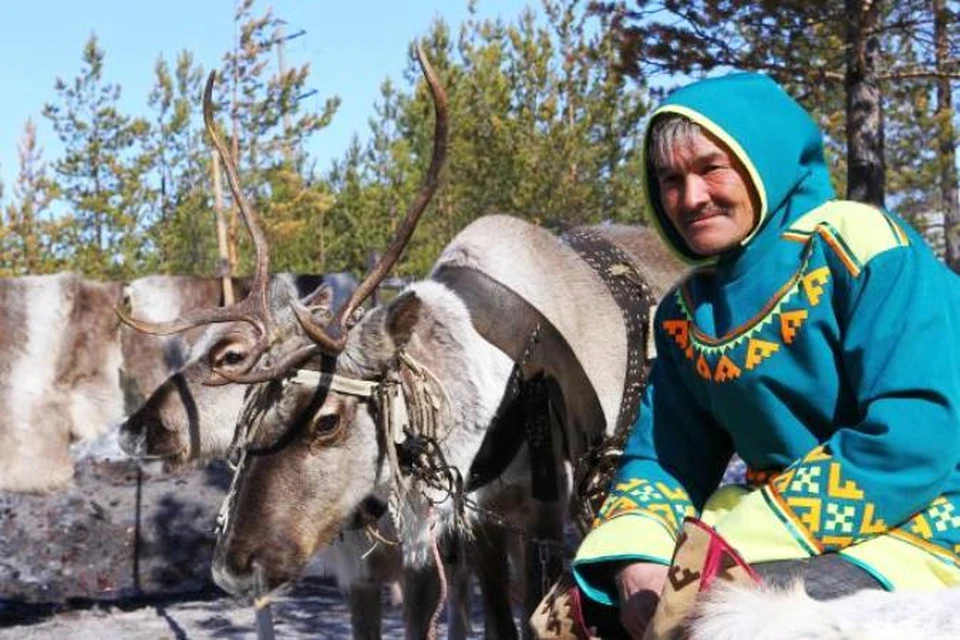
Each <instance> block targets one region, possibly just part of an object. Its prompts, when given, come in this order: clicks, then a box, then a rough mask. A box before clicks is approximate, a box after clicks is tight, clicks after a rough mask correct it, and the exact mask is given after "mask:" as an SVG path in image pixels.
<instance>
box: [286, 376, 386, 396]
mask: <svg viewBox="0 0 960 640" xmlns="http://www.w3.org/2000/svg"><path fill="white" fill-rule="evenodd" d="M290 382H291V383H292V384H303V385H313V386H315V387H317V386H324V387H327V388H329V389H330V390H331V391H336V392H337V393H343V394H346V395H350V396H357V397H359V398H373V397H376V395H377V391H378V390H379V389H380V387H381V383H380V382H374V381H372V380H358V379H356V378H347V377H345V376H339V375H337V374H335V373H330V372H328V371H315V370H313V369H297V374H296V375H295V376H294V377H293V378H291V379H290Z"/></svg>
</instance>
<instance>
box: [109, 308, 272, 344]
mask: <svg viewBox="0 0 960 640" xmlns="http://www.w3.org/2000/svg"><path fill="white" fill-rule="evenodd" d="M238 306H239V305H233V306H232V307H211V308H207V309H198V310H196V311H194V312H192V313H186V314H184V315H183V316H181V317H180V318H177V319H176V320H170V321H167V322H150V321H148V320H139V319H137V318H134V317H133V316H130V315H127V312H126V311H124V310H123V309H121V308H120V307H115V308H114V310H113V311H114V313H116V314H117V317H118V318H120V321H121V322H123V323H124V324H126V325H128V326H130V327H133V328H134V329H136V330H137V331H142V332H144V333H151V334H154V335H159V336H168V335H171V334H174V333H181V332H183V331H186V330H187V329H192V328H193V327H199V326H200V325H204V324H216V323H220V322H248V323H250V324H252V325H253V326H254V327H255V328H256V329H257V331H258V332H259V334H260V335H261V336H264V335H266V326H265V325H264V324H263V321H262V320H260V319H259V318H256V317H253V316H250V315H249V314H247V313H245V312H238V309H237V307H238Z"/></svg>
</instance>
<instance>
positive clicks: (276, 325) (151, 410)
mask: <svg viewBox="0 0 960 640" xmlns="http://www.w3.org/2000/svg"><path fill="white" fill-rule="evenodd" d="M422 64H423V65H424V71H425V73H426V72H427V68H428V65H427V63H426V62H425V59H424V60H422ZM428 77H429V78H430V85H431V89H432V90H433V91H434V93H435V99H436V100H437V136H436V137H437V143H436V145H435V152H434V159H433V162H432V163H431V170H430V174H429V178H428V185H427V187H426V188H425V189H424V194H423V195H421V196H420V198H418V200H417V202H416V204H415V205H414V208H419V209H420V210H422V208H424V207H425V206H426V204H427V202H428V201H429V195H426V192H427V191H428V190H429V191H430V192H432V190H433V189H435V187H436V182H437V174H438V172H439V168H440V166H441V164H442V155H443V151H444V150H445V140H446V116H445V111H446V107H445V105H446V98H445V96H444V95H443V91H442V89H441V88H440V87H439V84H438V83H437V81H436V78H435V75H434V74H433V72H432V70H431V71H430V72H429V76H428ZM213 80H214V78H213V76H212V75H211V77H210V79H209V81H208V84H207V88H206V92H205V94H204V119H205V124H206V128H207V131H208V133H209V135H210V136H211V138H212V139H213V142H214V145H215V146H216V148H217V150H218V153H220V155H221V158H222V159H223V163H224V165H225V166H226V168H227V177H228V184H229V185H230V188H231V190H232V193H233V195H234V197H235V198H236V199H237V201H238V202H239V203H240V210H241V215H242V217H243V220H244V222H245V224H246V226H247V229H248V230H249V232H250V233H251V238H252V239H253V244H254V247H255V250H256V261H255V263H256V267H255V270H254V276H253V281H252V283H251V286H250V290H249V294H248V295H247V297H246V298H244V300H242V301H241V302H240V303H237V304H236V305H233V306H231V307H229V308H228V309H222V308H218V309H210V310H204V311H201V312H199V313H189V314H186V316H185V317H184V318H182V319H181V320H180V321H174V322H162V323H161V322H150V321H144V320H142V319H141V320H135V319H133V318H130V317H128V316H127V315H126V314H125V313H124V312H123V311H122V310H119V309H118V311H117V312H118V314H119V315H120V317H121V319H122V320H123V321H124V322H125V323H127V324H128V325H130V326H131V327H134V328H136V329H139V330H141V331H145V332H147V333H152V334H160V335H169V334H174V333H179V332H182V331H185V330H188V329H191V328H193V327H196V326H202V325H205V324H215V325H217V326H216V327H214V328H211V329H210V330H208V332H207V333H206V335H205V336H204V337H203V338H202V339H201V341H200V342H199V343H198V344H197V346H196V347H195V348H194V350H193V356H192V357H191V359H190V360H189V361H188V362H187V363H186V364H185V365H184V366H183V367H182V368H181V369H180V370H179V371H177V372H176V373H175V374H174V375H172V376H171V377H170V378H169V379H168V380H166V381H165V382H164V383H163V384H162V385H160V387H159V388H158V389H157V390H156V391H155V392H154V394H153V395H152V396H151V398H150V399H149V400H148V401H147V402H146V403H145V404H144V406H143V407H142V408H141V409H140V410H139V411H137V412H136V413H135V414H133V415H132V416H130V417H129V418H128V420H127V421H126V422H125V423H124V425H123V426H122V428H121V443H122V444H123V446H124V448H125V449H126V450H127V451H129V452H131V453H134V454H147V455H159V456H163V457H165V458H167V460H168V462H169V463H170V464H171V465H172V466H177V465H179V464H182V463H184V462H186V461H187V460H190V459H195V458H197V457H210V456H217V455H222V454H224V453H226V452H227V445H228V443H229V438H230V435H231V434H232V433H233V426H234V424H235V422H236V414H237V410H238V406H239V404H240V400H241V398H242V395H243V390H242V388H241V387H238V386H237V385H232V384H230V383H232V382H238V381H242V380H239V379H237V378H235V375H236V373H237V372H238V371H239V372H241V373H242V372H243V371H244V370H245V369H248V368H250V366H252V364H253V363H256V362H259V361H260V360H261V359H266V360H269V359H270V358H272V357H273V355H275V354H273V353H272V352H271V351H270V349H268V348H267V343H268V342H269V343H278V344H288V343H291V342H296V341H297V340H296V336H295V335H294V334H296V333H298V332H299V333H300V335H301V338H302V341H305V342H309V337H308V336H307V335H306V334H305V333H303V329H302V328H301V326H300V320H299V319H296V318H295V317H294V315H293V313H294V311H295V312H296V313H297V314H299V315H300V316H301V317H303V314H304V313H306V314H307V315H310V314H315V315H320V316H322V315H323V314H324V313H327V312H328V307H329V306H330V303H331V298H330V296H331V293H330V290H329V288H327V287H321V288H320V289H318V290H317V291H315V292H314V293H313V294H311V295H310V296H308V298H307V299H305V300H295V296H292V295H291V294H290V291H289V287H285V286H284V285H283V283H282V282H276V281H275V282H274V283H273V285H274V286H271V283H270V282H269V280H268V277H267V273H268V269H269V254H268V252H267V249H266V244H265V242H264V240H263V232H262V227H261V225H260V224H259V220H258V217H257V216H256V213H255V212H254V211H253V210H252V209H250V208H249V207H247V206H246V204H245V202H244V200H243V197H242V195H241V193H240V191H239V180H238V178H237V175H236V166H235V164H234V163H233V161H232V159H231V158H230V157H229V155H228V154H227V153H226V151H225V149H224V147H223V145H222V143H221V142H220V140H219V138H218V136H217V135H216V132H215V130H214V128H213V125H212V115H211V107H210V93H211V91H212V84H213ZM407 226H408V228H409V231H410V232H412V230H413V225H412V224H408V225H407ZM408 235H409V234H408ZM392 261H395V258H393V259H392ZM392 261H391V264H392ZM389 266H390V265H386V266H385V267H384V265H383V264H381V266H380V267H379V268H378V269H375V270H376V271H377V272H378V273H381V274H385V273H386V271H387V270H389ZM382 277H383V275H380V276H378V277H376V278H375V279H373V278H371V279H368V280H367V284H368V285H370V283H373V284H372V285H370V286H369V287H368V289H367V290H366V293H364V295H363V298H366V297H367V296H368V295H369V294H370V291H371V290H372V289H373V288H374V287H376V286H377V284H378V283H379V281H380V280H381V279H382ZM362 286H363V285H362ZM294 302H296V304H293V303H294ZM334 302H336V301H335V300H334ZM340 302H341V303H342V301H340ZM338 306H342V304H340V305H338ZM327 320H329V318H322V317H321V318H320V319H319V320H318V319H316V318H315V321H327ZM231 416H232V417H233V419H232V420H231V419H230V417H231ZM228 424H229V428H226V425H228ZM377 505H378V503H377V501H376V500H375V499H374V498H372V497H368V498H366V499H365V500H364V501H363V504H362V505H361V508H360V509H359V510H357V511H355V512H353V513H352V514H350V515H349V516H348V517H347V518H346V520H345V521H344V522H345V523H351V522H355V521H357V520H358V519H359V520H361V521H364V522H366V524H367V528H368V529H369V524H370V521H371V520H372V519H375V518H374V517H372V515H371V512H372V514H373V516H375V515H376V513H377V512H378V510H379V508H378V506H377ZM389 526H390V522H389V518H386V519H381V521H380V524H379V527H381V528H383V527H387V528H389ZM384 534H385V535H386V536H391V535H392V534H391V532H390V530H389V529H387V530H385V531H384V532H383V533H380V534H376V535H377V537H378V538H379V539H380V540H386V538H385V537H384ZM338 541H339V542H338V543H337V544H334V545H333V548H332V549H331V551H332V552H333V553H332V554H331V555H332V556H333V558H334V559H335V569H336V573H337V577H338V582H339V583H340V584H341V585H344V584H346V585H349V588H348V590H349V594H348V595H349V599H350V604H351V614H352V615H351V617H352V620H353V625H354V635H355V637H379V620H380V600H379V597H380V596H379V591H380V586H381V584H382V583H383V582H384V581H387V580H393V579H395V578H396V577H397V573H398V571H399V564H400V563H399V555H398V552H397V549H396V548H395V547H391V546H384V545H380V546H378V547H375V548H374V549H371V548H370V541H369V539H367V538H366V537H361V533H360V532H359V531H358V530H357V527H356V526H355V525H354V526H352V527H351V526H348V527H347V530H346V531H342V532H341V534H340V536H339V537H338ZM361 551H363V552H366V553H364V558H363V561H359V560H358V558H359V555H360V552H361ZM453 571H454V578H455V579H454V580H453V583H454V587H455V591H454V593H455V595H457V596H458V601H459V602H460V603H462V604H461V606H457V607H452V608H451V616H450V618H451V619H450V625H449V627H450V636H451V637H453V638H460V637H465V636H466V634H467V632H468V630H469V592H468V588H467V587H468V578H469V574H467V573H465V569H464V567H463V563H462V562H460V563H457V565H456V566H455V567H454V570H453ZM441 576H442V574H441ZM404 582H405V592H406V595H405V603H406V605H407V607H408V611H407V612H406V613H405V618H406V619H407V628H408V635H409V636H411V637H421V636H423V635H425V633H426V631H425V626H424V624H423V621H422V616H420V615H419V613H420V611H422V610H423V609H424V605H423V603H424V602H429V601H436V600H437V598H438V597H439V591H440V589H441V587H443V586H445V584H444V585H441V584H439V583H438V582H437V578H436V576H435V575H434V573H433V571H431V570H427V569H423V568H419V567H418V568H417V569H416V570H411V571H408V572H406V575H404ZM431 606H432V605H431ZM506 615H507V620H508V622H502V623H499V624H501V625H504V624H509V625H512V624H513V623H512V618H510V612H509V609H508V610H507V613H506Z"/></svg>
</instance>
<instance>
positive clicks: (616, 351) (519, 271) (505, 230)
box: [435, 215, 627, 431]
mask: <svg viewBox="0 0 960 640" xmlns="http://www.w3.org/2000/svg"><path fill="white" fill-rule="evenodd" d="M491 238H495V239H496V241H491ZM443 265H454V266H464V267H472V268H475V269H478V270H480V271H482V272H483V273H485V274H487V275H488V276H490V277H492V278H493V279H495V280H498V281H499V282H502V283H503V284H505V285H507V286H508V287H510V288H511V289H512V290H513V291H515V292H516V293H518V294H519V295H520V296H521V297H523V298H524V299H525V300H527V301H528V302H529V303H530V304H532V305H533V306H534V307H535V308H536V309H537V310H538V311H540V313H542V314H543V315H544V316H545V317H546V318H549V320H550V321H551V322H552V323H553V324H554V326H555V327H556V328H557V330H558V331H559V332H560V334H561V335H563V337H564V338H565V339H566V340H567V342H568V343H569V344H570V347H571V348H572V349H573V352H574V353H575V354H576V356H577V359H578V360H579V361H580V364H581V365H582V366H583V369H584V372H585V373H586V374H587V377H588V378H589V379H590V381H591V382H592V383H593V384H594V386H595V388H596V391H597V397H598V398H599V400H600V405H601V407H602V408H603V414H604V417H605V418H606V422H607V428H608V430H611V431H612V429H613V426H614V425H615V424H616V421H617V416H618V413H619V411H620V399H621V396H622V395H623V385H624V376H625V372H626V357H627V336H626V331H625V329H624V326H623V324H622V322H621V321H620V318H621V312H620V309H619V307H618V306H617V303H616V301H615V300H614V299H613V297H612V296H610V295H609V294H608V293H607V285H606V284H605V283H604V282H603V280H601V279H600V276H598V275H597V274H596V273H595V272H594V271H593V269H591V268H589V267H588V266H587V264H586V263H585V262H583V260H582V259H581V258H580V257H579V256H578V255H577V253H576V252H575V251H574V250H573V249H571V248H570V247H568V246H567V245H566V244H564V243H563V242H561V241H560V240H559V239H558V238H557V237H556V236H554V235H553V234H551V233H550V232H549V231H547V230H546V229H543V228H541V227H537V226H535V225H532V224H530V223H528V222H524V221H523V220H520V219H519V218H512V217H509V216H502V215H493V216H485V217H483V218H480V219H478V220H476V221H475V222H473V223H471V224H470V225H469V226H468V227H466V228H465V229H464V230H463V231H461V232H460V233H459V234H457V236H456V237H455V238H454V239H453V241H452V242H451V243H450V244H449V245H448V246H447V248H446V249H445V250H444V251H443V253H442V254H441V255H440V258H439V259H438V260H437V265H436V267H435V268H439V267H440V266H443ZM571 305H587V306H588V307H589V312H579V313H573V312H571ZM603 319H616V325H615V330H612V329H614V328H613V327H610V326H601V324H600V323H601V322H602V320H603Z"/></svg>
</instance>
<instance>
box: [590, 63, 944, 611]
mask: <svg viewBox="0 0 960 640" xmlns="http://www.w3.org/2000/svg"><path fill="white" fill-rule="evenodd" d="M666 113H676V114H680V115H683V116H686V117H688V118H689V119H691V120H692V121H693V122H695V123H697V124H699V125H700V126H701V127H702V128H703V129H705V130H707V131H709V132H710V133H711V134H713V136H715V137H716V138H717V139H719V140H720V141H721V142H722V143H723V144H725V145H726V147H727V148H728V150H729V151H730V152H732V153H733V154H735V155H736V156H737V157H738V158H739V160H740V161H741V162H742V163H743V165H744V167H745V171H746V174H747V176H748V178H749V180H750V181H751V182H752V184H753V187H754V188H755V189H756V191H757V194H758V196H759V198H758V199H759V203H760V211H759V222H758V224H757V226H756V227H755V228H754V230H753V232H752V233H751V235H749V236H748V237H747V238H746V239H745V240H744V241H743V242H742V243H741V244H740V246H738V247H736V248H735V249H732V250H728V251H726V252H724V253H723V254H721V255H719V256H716V257H712V258H709V259H704V258H701V257H700V256H697V255H695V254H693V253H691V252H690V251H689V249H688V248H687V247H686V246H685V245H684V243H683V241H682V239H681V237H680V236H679V234H677V232H676V231H675V230H674V228H673V227H672V225H671V223H670V222H669V220H668V219H667V218H666V217H665V215H664V213H663V211H662V209H661V208H660V204H659V202H660V198H659V193H658V186H657V183H656V180H655V179H653V177H652V175H651V172H650V168H649V166H647V170H646V175H645V176H644V181H645V188H646V192H647V194H648V197H649V200H650V203H651V207H652V209H653V210H654V212H655V214H656V215H655V217H656V222H657V225H658V227H659V230H660V233H661V235H662V236H663V239H664V241H665V242H666V243H667V244H668V245H669V246H670V247H671V248H672V249H673V250H674V251H676V252H677V253H678V254H679V255H680V256H681V257H682V258H683V259H685V260H686V261H687V262H689V263H690V264H692V265H694V266H696V269H695V270H694V271H693V272H692V274H691V275H690V276H689V277H688V278H686V279H685V280H684V281H683V282H682V283H680V284H679V285H678V286H677V287H676V288H675V289H674V290H673V291H671V292H670V293H668V294H667V295H666V296H665V298H664V300H663V302H662V303H661V305H660V306H659V307H658V309H657V314H656V318H655V341H656V347H657V354H658V357H657V360H656V362H655V364H654V366H653V370H652V372H651V376H650V383H649V385H648V387H647V389H646V392H645V395H644V397H643V402H642V406H641V410H640V415H639V418H638V420H637V422H636V424H635V425H634V428H633V431H632V432H631V436H630V439H629V442H628V446H627V450H626V452H625V455H624V457H623V461H622V463H621V466H620V469H619V472H618V474H617V476H616V478H615V480H614V482H613V485H612V487H611V490H610V493H609V495H608V498H607V500H606V502H605V503H604V505H603V508H602V509H601V512H600V515H599V516H598V518H597V520H596V522H595V524H594V528H593V530H592V531H591V533H590V534H589V535H588V536H587V537H586V538H585V540H584V541H583V544H582V545H581V548H580V550H579V552H578V555H577V559H576V561H575V564H574V573H575V575H576V577H577V580H578V582H579V584H580V586H581V589H582V590H583V591H584V593H585V594H586V595H587V596H589V597H591V598H593V599H595V600H597V601H599V602H601V603H606V604H613V603H615V601H616V590H615V588H614V584H613V581H612V571H610V567H611V565H610V563H611V562H618V563H619V562H623V561H628V560H646V561H650V562H657V563H664V564H668V563H669V562H670V558H671V555H672V550H673V546H674V543H675V541H676V535H677V532H678V529H679V527H680V524H681V523H682V520H683V518H684V517H686V516H701V515H702V516H703V517H704V518H705V519H707V520H709V521H710V522H711V523H713V524H714V525H715V526H716V528H717V530H718V531H719V532H720V533H721V534H722V535H723V536H724V537H725V538H726V539H727V540H728V541H729V542H730V543H731V544H733V545H734V547H735V548H737V549H738V550H739V551H740V552H741V554H742V555H743V556H744V558H745V559H746V560H747V561H748V562H762V561H768V560H780V559H796V558H805V557H810V556H813V555H817V554H822V553H841V554H843V555H844V557H846V558H847V559H848V560H850V561H851V562H854V563H856V564H858V565H860V566H862V567H863V568H864V569H866V570H867V571H869V572H870V573H871V574H872V575H874V576H875V577H876V578H877V579H878V580H880V582H881V583H882V584H884V585H885V586H886V587H888V588H891V589H893V588H901V587H912V588H936V587H940V586H944V585H958V584H960V282H958V280H957V278H956V276H955V275H954V274H953V273H952V272H950V271H949V270H948V269H946V268H945V267H944V266H943V264H942V263H940V262H939V261H938V260H937V259H936V257H935V256H934V255H933V253H932V252H931V251H930V249H929V248H928V247H927V245H926V244H925V243H924V241H923V240H922V239H921V238H920V237H919V236H918V235H917V234H916V232H914V231H913V230H912V229H911V228H910V227H909V226H908V225H907V224H905V223H904V221H903V220H901V219H900V218H899V217H897V216H896V215H893V214H891V213H889V212H886V211H882V210H880V209H877V208H873V207H869V206H866V205H863V204H858V203H853V202H845V201H840V200H837V198H836V195H835V193H834V191H833V188H832V186H831V184H830V179H829V173H828V171H827V167H826V165H825V162H824V156H823V144H822V137H821V133H820V131H819V129H818V128H817V126H816V125H815V124H814V122H813V121H812V120H811V118H810V116H809V115H808V114H807V113H806V112H805V111H804V110H803V108H802V107H800V106H799V105H798V104H797V103H796V102H794V101H793V100H792V99H791V98H790V97H789V96H788V95H787V94H786V93H785V92H784V91H783V90H782V89H781V88H780V87H779V86H778V85H777V84H776V83H775V82H773V81H772V80H770V79H769V78H767V77H766V76H763V75H758V74H734V75H730V76H726V77H723V78H717V79H710V80H704V81H701V82H697V83H694V84H691V85H689V86H687V87H685V88H683V89H680V90H678V91H676V92H675V93H673V94H672V95H671V96H670V97H669V98H668V99H667V100H666V101H665V102H664V103H663V105H661V106H660V107H659V108H658V109H657V111H655V112H654V114H653V116H652V118H651V121H653V119H655V118H657V117H659V116H661V115H663V114H666ZM647 135H649V130H648V134H647ZM734 452H736V453H738V454H739V455H740V456H741V457H742V458H743V459H744V460H745V461H746V463H747V465H748V467H749V472H748V478H749V480H750V482H751V485H752V488H751V489H750V490H743V489H739V490H733V491H722V492H720V493H716V491H717V487H718V483H719V481H720V479H721V476H722V473H723V470H724V468H725V465H726V463H727V461H728V460H729V458H730V456H731V454H732V453H734Z"/></svg>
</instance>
